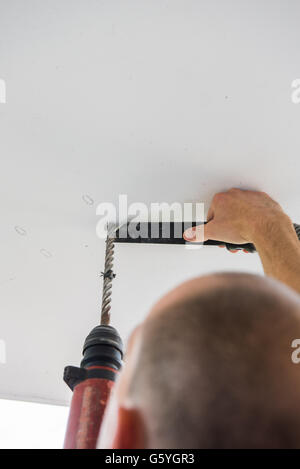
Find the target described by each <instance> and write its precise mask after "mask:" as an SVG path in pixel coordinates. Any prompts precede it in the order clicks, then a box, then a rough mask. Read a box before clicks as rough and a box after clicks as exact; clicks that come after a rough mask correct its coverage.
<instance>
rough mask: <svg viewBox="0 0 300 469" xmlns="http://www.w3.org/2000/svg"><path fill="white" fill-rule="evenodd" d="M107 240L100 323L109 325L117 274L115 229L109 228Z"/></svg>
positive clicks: (102, 274)
mask: <svg viewBox="0 0 300 469" xmlns="http://www.w3.org/2000/svg"><path fill="white" fill-rule="evenodd" d="M105 242H106V249H105V265H104V272H101V276H102V277H103V292H102V309H101V321H100V324H101V325H105V326H107V325H109V323H110V309H111V289H112V281H113V279H114V278H115V276H116V274H114V273H113V260H114V247H115V246H114V243H115V230H113V229H110V230H109V229H107V237H106V241H105Z"/></svg>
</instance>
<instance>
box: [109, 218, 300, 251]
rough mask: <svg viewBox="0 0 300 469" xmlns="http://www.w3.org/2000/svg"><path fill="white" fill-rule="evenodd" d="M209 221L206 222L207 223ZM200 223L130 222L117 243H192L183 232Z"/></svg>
mask: <svg viewBox="0 0 300 469" xmlns="http://www.w3.org/2000/svg"><path fill="white" fill-rule="evenodd" d="M206 223H207V222H204V224H206ZM196 225H199V222H157V223H151V222H149V223H148V222H136V223H135V222H132V221H131V222H128V223H127V225H125V226H124V225H123V226H122V227H121V228H119V229H118V230H117V231H116V235H115V240H114V241H115V242H117V243H148V244H192V243H188V241H185V239H183V233H184V231H185V230H186V229H188V228H190V227H192V226H196ZM294 228H295V231H296V233H297V236H298V238H299V240H300V225H297V224H296V223H294ZM193 244H204V245H205V246H206V245H213V246H220V245H222V246H224V245H225V246H226V248H227V249H228V250H229V251H231V250H235V249H237V250H240V249H243V250H245V251H248V252H256V249H255V246H254V244H252V243H245V244H233V243H225V242H224V241H215V240H211V239H209V240H207V241H204V243H193Z"/></svg>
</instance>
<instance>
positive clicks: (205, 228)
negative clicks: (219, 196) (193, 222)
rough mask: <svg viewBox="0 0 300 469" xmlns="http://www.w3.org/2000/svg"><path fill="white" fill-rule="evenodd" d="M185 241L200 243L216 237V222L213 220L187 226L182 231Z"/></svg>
mask: <svg viewBox="0 0 300 469" xmlns="http://www.w3.org/2000/svg"><path fill="white" fill-rule="evenodd" d="M203 232H204V233H203ZM183 237H184V239H185V240H186V241H189V242H190V243H191V242H198V243H202V242H204V241H207V240H208V239H218V238H217V237H216V224H215V222H214V220H211V221H209V222H207V223H206V224H205V225H198V226H194V227H193V228H188V229H187V230H185V232H184V233H183Z"/></svg>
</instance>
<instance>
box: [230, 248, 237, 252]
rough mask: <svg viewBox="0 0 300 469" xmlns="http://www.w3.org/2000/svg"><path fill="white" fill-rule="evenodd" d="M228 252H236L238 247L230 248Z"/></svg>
mask: <svg viewBox="0 0 300 469" xmlns="http://www.w3.org/2000/svg"><path fill="white" fill-rule="evenodd" d="M230 252H238V249H230Z"/></svg>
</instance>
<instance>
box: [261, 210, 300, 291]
mask: <svg viewBox="0 0 300 469" xmlns="http://www.w3.org/2000/svg"><path fill="white" fill-rule="evenodd" d="M253 243H254V245H255V247H256V250H257V251H258V253H259V256H260V258H261V261H262V264H263V268H264V271H265V274H266V275H268V276H270V277H273V278H276V279H277V280H280V281H281V282H282V283H285V284H286V285H288V286H289V287H291V288H293V289H294V290H296V291H297V292H298V293H300V241H299V239H298V237H297V234H296V232H295V229H294V226H293V223H292V221H291V219H290V218H289V217H288V216H286V215H284V216H282V218H281V217H279V218H275V219H270V220H267V221H266V222H265V224H264V226H263V227H259V226H258V227H257V228H256V230H255V235H254V239H253Z"/></svg>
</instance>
